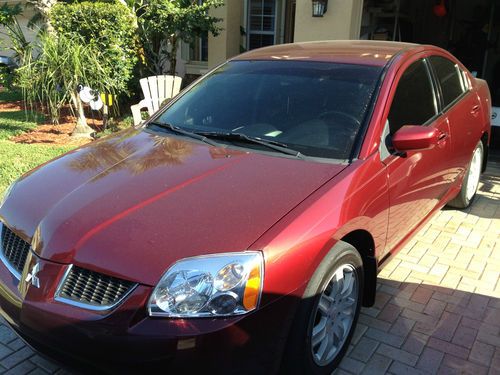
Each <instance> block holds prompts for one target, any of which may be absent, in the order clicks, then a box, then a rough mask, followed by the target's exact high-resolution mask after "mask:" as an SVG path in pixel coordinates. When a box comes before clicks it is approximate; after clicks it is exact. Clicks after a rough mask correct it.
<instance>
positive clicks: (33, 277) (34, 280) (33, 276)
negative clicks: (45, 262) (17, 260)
mask: <svg viewBox="0 0 500 375" xmlns="http://www.w3.org/2000/svg"><path fill="white" fill-rule="evenodd" d="M39 271H40V264H39V263H36V264H35V265H34V266H33V268H32V269H31V272H30V273H28V275H27V276H26V279H25V280H24V281H26V282H27V283H29V282H31V285H33V286H34V287H35V288H40V279H39V278H38V276H37V274H38V272H39Z"/></svg>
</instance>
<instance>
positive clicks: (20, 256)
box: [2, 225, 30, 276]
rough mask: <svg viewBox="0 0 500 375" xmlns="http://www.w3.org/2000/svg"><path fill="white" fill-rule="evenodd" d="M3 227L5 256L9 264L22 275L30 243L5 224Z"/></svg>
mask: <svg viewBox="0 0 500 375" xmlns="http://www.w3.org/2000/svg"><path fill="white" fill-rule="evenodd" d="M2 228H3V229H2V253H3V257H4V259H5V260H6V261H7V262H8V265H9V266H10V267H11V268H12V269H13V270H15V271H17V273H18V274H19V275H20V274H21V273H22V272H23V268H24V264H25V263H26V257H27V256H28V253H29V251H30V244H29V243H28V242H26V241H24V240H23V239H22V238H21V237H19V236H18V235H17V234H15V233H14V232H13V231H11V230H10V229H9V228H7V227H6V226H5V225H3V226H2ZM19 275H18V276H19Z"/></svg>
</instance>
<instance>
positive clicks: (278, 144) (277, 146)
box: [196, 132, 304, 159]
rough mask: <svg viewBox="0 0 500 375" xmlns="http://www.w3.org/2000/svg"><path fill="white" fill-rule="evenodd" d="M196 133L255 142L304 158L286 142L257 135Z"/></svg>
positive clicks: (216, 137) (222, 138)
mask: <svg viewBox="0 0 500 375" xmlns="http://www.w3.org/2000/svg"><path fill="white" fill-rule="evenodd" d="M196 134H198V135H201V136H205V137H208V138H211V139H221V140H227V141H240V142H246V143H255V144H258V145H262V146H265V147H267V148H270V149H273V150H275V151H279V152H281V153H283V154H287V155H293V156H295V157H297V158H300V159H304V155H302V154H301V153H300V152H299V151H296V150H293V149H291V148H289V147H288V146H287V145H286V144H284V143H281V142H276V141H271V140H267V139H262V138H259V137H252V136H249V135H246V134H242V133H231V132H227V133H226V132H196Z"/></svg>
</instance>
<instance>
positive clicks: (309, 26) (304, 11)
mask: <svg viewBox="0 0 500 375" xmlns="http://www.w3.org/2000/svg"><path fill="white" fill-rule="evenodd" d="M362 11H363V0H329V2H328V9H327V12H326V13H325V15H324V16H323V17H313V16H312V2H311V0H297V11H296V13H295V40H294V41H295V42H308V41H313V40H332V39H358V38H359V30H360V27H361V16H362Z"/></svg>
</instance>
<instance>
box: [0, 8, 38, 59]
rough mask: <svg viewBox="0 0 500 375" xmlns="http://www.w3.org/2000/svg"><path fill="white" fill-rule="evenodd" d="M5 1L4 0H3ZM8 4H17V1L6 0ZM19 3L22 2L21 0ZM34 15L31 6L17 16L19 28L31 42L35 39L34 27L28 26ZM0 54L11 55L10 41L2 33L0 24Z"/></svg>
mask: <svg viewBox="0 0 500 375" xmlns="http://www.w3.org/2000/svg"><path fill="white" fill-rule="evenodd" d="M4 1H5V0H4ZM6 2H7V3H8V4H12V5H14V4H17V3H19V1H9V0H7V1H6ZM21 3H24V2H23V1H21ZM34 15H35V12H34V10H33V8H30V7H27V8H25V9H24V11H23V13H22V14H20V15H19V16H17V19H18V21H19V24H20V26H21V29H22V30H23V32H24V35H25V37H26V39H27V40H28V42H33V41H34V40H35V39H36V32H37V31H36V29H35V30H32V29H29V28H28V22H29V20H30V19H31V18H32V17H33V16H34ZM0 31H1V32H0V55H3V56H12V55H13V52H12V50H11V49H10V47H11V43H10V38H9V37H8V36H6V35H5V34H3V31H4V29H3V28H2V27H1V26H0Z"/></svg>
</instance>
